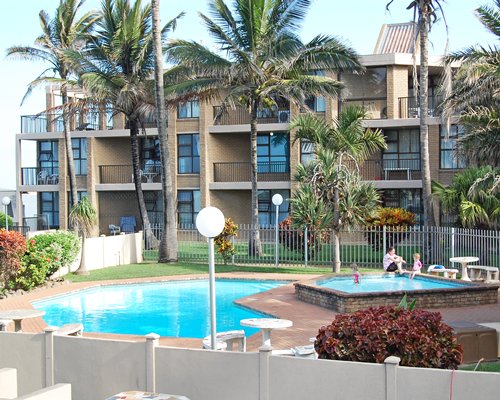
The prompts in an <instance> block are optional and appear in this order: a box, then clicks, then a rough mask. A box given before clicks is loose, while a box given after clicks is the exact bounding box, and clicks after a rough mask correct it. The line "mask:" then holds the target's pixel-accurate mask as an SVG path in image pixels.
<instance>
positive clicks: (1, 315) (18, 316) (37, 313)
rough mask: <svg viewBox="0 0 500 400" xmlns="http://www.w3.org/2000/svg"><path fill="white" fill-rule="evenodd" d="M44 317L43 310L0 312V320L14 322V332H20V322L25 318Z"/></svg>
mask: <svg viewBox="0 0 500 400" xmlns="http://www.w3.org/2000/svg"><path fill="white" fill-rule="evenodd" d="M42 315H45V311H43V310H35V309H22V310H3V311H0V319H11V320H13V321H14V330H15V331H16V332H21V321H22V320H23V319H27V318H37V317H41V316H42Z"/></svg>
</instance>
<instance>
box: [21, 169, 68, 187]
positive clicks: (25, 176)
mask: <svg viewBox="0 0 500 400" xmlns="http://www.w3.org/2000/svg"><path fill="white" fill-rule="evenodd" d="M57 184H59V168H58V167H43V168H21V185H27V186H35V185H57Z"/></svg>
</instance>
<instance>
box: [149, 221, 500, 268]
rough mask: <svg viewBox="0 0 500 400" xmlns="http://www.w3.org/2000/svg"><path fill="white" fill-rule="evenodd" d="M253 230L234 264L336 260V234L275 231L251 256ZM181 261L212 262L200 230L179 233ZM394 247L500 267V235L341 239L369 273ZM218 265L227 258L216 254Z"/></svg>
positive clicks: (430, 232) (417, 233) (243, 235)
mask: <svg viewBox="0 0 500 400" xmlns="http://www.w3.org/2000/svg"><path fill="white" fill-rule="evenodd" d="M153 231H154V233H155V236H156V237H157V238H158V239H160V238H161V233H162V228H161V226H160V225H154V226H153ZM251 233H252V229H251V226H250V225H239V226H238V232H237V235H236V236H235V237H233V238H232V242H233V244H234V247H235V254H234V256H233V257H232V260H231V262H232V263H234V264H259V265H262V264H268V265H274V264H275V249H276V245H277V247H278V262H279V265H282V266H285V265H286V266H303V267H306V268H307V267H314V266H317V267H325V266H332V265H333V260H334V237H333V234H332V231H331V230H330V229H323V230H314V231H310V230H307V229H279V232H278V243H277V244H276V240H275V227H274V226H267V227H262V226H261V227H259V233H260V239H261V243H262V253H261V254H260V255H259V256H255V255H251V254H249V242H250V240H251ZM177 239H178V243H179V260H180V261H188V262H206V260H207V254H208V249H207V246H208V244H207V240H206V238H204V237H203V236H201V235H200V234H199V233H198V231H197V230H196V228H195V227H194V226H181V227H179V229H178V231H177ZM389 246H394V247H396V252H397V254H399V255H401V256H402V257H403V258H404V259H405V260H407V262H408V264H411V263H412V260H413V254H414V253H419V254H421V258H422V260H423V263H424V265H430V264H441V265H445V266H451V264H450V261H449V259H450V258H451V257H459V256H477V257H479V261H478V264H479V265H489V266H496V267H500V231H491V230H476V229H461V228H451V227H430V228H425V227H420V226H416V227H411V228H401V227H399V228H395V227H385V226H384V227H359V228H357V229H353V230H350V231H343V232H341V234H340V260H341V262H342V264H343V265H344V266H345V265H350V264H352V263H356V264H357V265H359V266H361V267H365V268H381V267H382V259H383V257H384V254H385V252H386V250H387V248H388V247H389ZM145 258H147V259H148V258H149V259H156V258H157V248H155V247H154V246H150V245H148V243H145ZM216 262H218V263H222V262H223V258H222V256H220V255H219V254H217V253H216Z"/></svg>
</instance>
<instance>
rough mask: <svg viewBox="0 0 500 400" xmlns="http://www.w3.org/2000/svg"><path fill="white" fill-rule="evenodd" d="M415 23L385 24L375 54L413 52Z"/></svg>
mask: <svg viewBox="0 0 500 400" xmlns="http://www.w3.org/2000/svg"><path fill="white" fill-rule="evenodd" d="M414 41H415V23H413V22H405V23H402V24H384V25H382V28H381V29H380V34H379V36H378V40H377V44H376V45H375V50H374V51H373V53H374V54H393V53H410V54H411V53H413V43H414Z"/></svg>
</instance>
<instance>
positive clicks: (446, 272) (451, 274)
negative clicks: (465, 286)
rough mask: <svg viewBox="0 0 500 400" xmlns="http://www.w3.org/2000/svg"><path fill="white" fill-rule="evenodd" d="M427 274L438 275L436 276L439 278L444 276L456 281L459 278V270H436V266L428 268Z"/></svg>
mask: <svg viewBox="0 0 500 400" xmlns="http://www.w3.org/2000/svg"><path fill="white" fill-rule="evenodd" d="M427 273H428V274H431V275H436V276H439V275H440V274H443V278H450V279H456V278H457V273H458V269H454V268H436V265H429V268H427Z"/></svg>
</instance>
